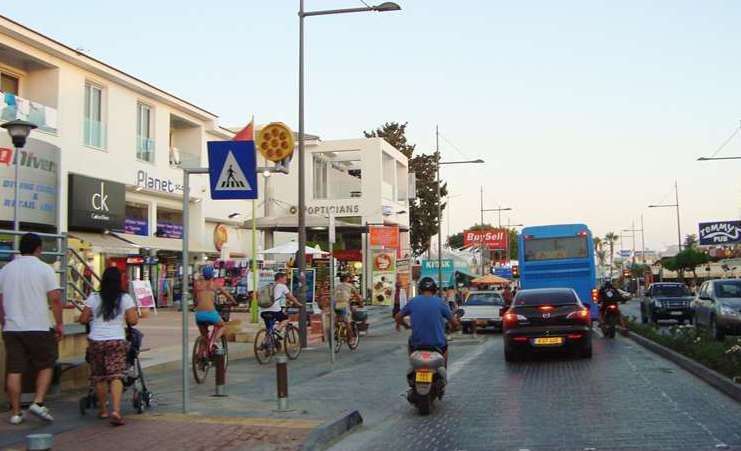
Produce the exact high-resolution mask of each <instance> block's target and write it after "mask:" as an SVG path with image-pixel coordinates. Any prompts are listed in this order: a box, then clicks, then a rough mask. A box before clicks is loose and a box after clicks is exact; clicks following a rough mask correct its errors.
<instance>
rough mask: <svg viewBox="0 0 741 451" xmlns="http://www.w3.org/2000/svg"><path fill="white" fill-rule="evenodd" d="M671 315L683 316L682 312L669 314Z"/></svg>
mask: <svg viewBox="0 0 741 451" xmlns="http://www.w3.org/2000/svg"><path fill="white" fill-rule="evenodd" d="M671 314H672V315H674V316H680V315H684V312H671Z"/></svg>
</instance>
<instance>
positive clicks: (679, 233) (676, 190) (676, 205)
mask: <svg viewBox="0 0 741 451" xmlns="http://www.w3.org/2000/svg"><path fill="white" fill-rule="evenodd" d="M674 199H675V202H674V203H673V204H662V205H649V206H648V208H666V207H672V208H676V209H677V246H679V252H682V229H681V225H680V223H679V188H678V186H677V182H676V181H674Z"/></svg>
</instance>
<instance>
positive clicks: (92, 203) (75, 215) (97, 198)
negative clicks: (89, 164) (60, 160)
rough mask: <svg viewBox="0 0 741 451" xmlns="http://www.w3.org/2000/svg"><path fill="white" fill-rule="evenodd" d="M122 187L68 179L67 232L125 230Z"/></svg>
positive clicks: (82, 178) (89, 179)
mask: <svg viewBox="0 0 741 451" xmlns="http://www.w3.org/2000/svg"><path fill="white" fill-rule="evenodd" d="M125 216H126V193H125V188H124V185H123V184H121V183H116V182H111V181H108V180H101V179H95V178H92V177H85V176H84V175H77V174H70V175H69V217H68V221H69V224H68V225H69V228H70V229H74V228H77V229H87V230H114V231H121V230H123V229H124V217H125Z"/></svg>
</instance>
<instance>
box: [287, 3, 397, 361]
mask: <svg viewBox="0 0 741 451" xmlns="http://www.w3.org/2000/svg"><path fill="white" fill-rule="evenodd" d="M399 10H401V6H399V5H397V4H396V3H393V2H383V3H381V4H380V5H376V6H368V7H365V8H346V9H328V10H320V11H304V0H299V10H298V18H299V38H298V253H297V256H296V257H297V259H298V276H299V292H298V299H299V303H300V305H301V307H300V312H299V322H298V326H299V337H300V340H301V347H302V348H305V347H306V346H307V340H306V280H305V279H306V187H305V186H304V179H305V177H306V174H305V168H304V166H305V164H304V153H305V152H304V149H305V141H306V139H305V138H306V137H305V134H304V19H305V18H306V17H311V16H328V15H330V14H346V13H359V12H368V11H376V12H387V11H399Z"/></svg>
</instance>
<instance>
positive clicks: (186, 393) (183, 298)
mask: <svg viewBox="0 0 741 451" xmlns="http://www.w3.org/2000/svg"><path fill="white" fill-rule="evenodd" d="M189 214H190V173H189V172H188V171H187V170H186V169H183V256H182V259H183V263H182V268H183V274H182V284H183V286H182V289H181V290H180V309H181V312H182V320H183V324H182V326H183V331H182V342H181V351H182V356H181V363H182V365H181V366H182V368H181V371H182V374H181V376H182V390H183V393H182V395H183V406H182V407H183V413H188V410H190V387H189V384H190V377H188V288H189V287H188V235H189V232H190V217H189Z"/></svg>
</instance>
